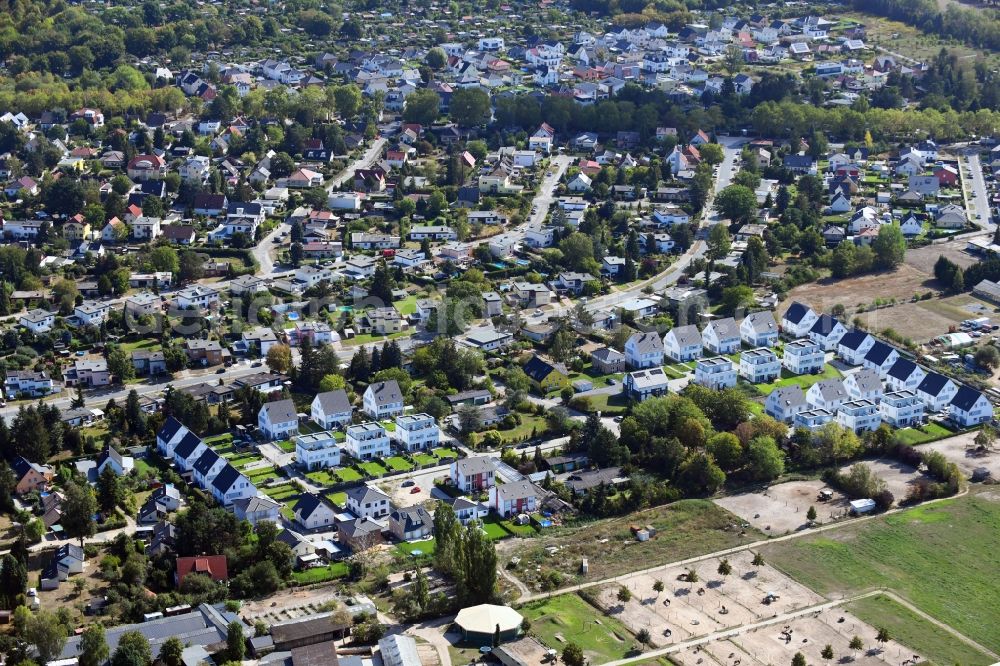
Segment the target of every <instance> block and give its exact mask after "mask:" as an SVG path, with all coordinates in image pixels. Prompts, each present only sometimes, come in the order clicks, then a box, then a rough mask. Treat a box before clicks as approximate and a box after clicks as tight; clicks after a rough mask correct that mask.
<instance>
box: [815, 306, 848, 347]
mask: <svg viewBox="0 0 1000 666" xmlns="http://www.w3.org/2000/svg"><path fill="white" fill-rule="evenodd" d="M846 333H847V327H846V326H844V325H843V324H842V323H840V321H838V320H837V319H834V318H833V317H831V316H830V315H828V314H822V315H820V316H819V318H817V319H816V323H815V324H813V326H812V328H810V329H809V339H810V340H812V341H813V342H815V343H816V344H818V345H819V346H821V347H822V348H823V351H835V350H836V349H837V345H838V344H839V343H840V339H841V338H843V337H844V335H845V334H846Z"/></svg>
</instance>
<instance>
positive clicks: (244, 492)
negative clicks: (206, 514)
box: [212, 464, 257, 507]
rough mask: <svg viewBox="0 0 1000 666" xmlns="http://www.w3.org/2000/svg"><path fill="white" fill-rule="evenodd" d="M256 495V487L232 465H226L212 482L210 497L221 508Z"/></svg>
mask: <svg viewBox="0 0 1000 666" xmlns="http://www.w3.org/2000/svg"><path fill="white" fill-rule="evenodd" d="M255 495H257V487H256V486H254V485H253V483H252V482H251V481H250V479H248V478H247V477H246V476H244V475H243V474H242V473H241V472H240V471H239V470H237V469H236V468H235V467H233V466H232V465H229V464H227V465H226V466H225V467H223V468H222V470H221V471H220V472H219V473H218V474H216V475H215V479H214V480H213V481H212V497H214V498H215V501H216V502H218V503H219V504H221V505H222V506H225V507H228V506H232V504H233V502H235V501H237V500H241V499H246V498H248V497H254V496H255Z"/></svg>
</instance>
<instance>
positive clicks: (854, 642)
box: [847, 636, 865, 650]
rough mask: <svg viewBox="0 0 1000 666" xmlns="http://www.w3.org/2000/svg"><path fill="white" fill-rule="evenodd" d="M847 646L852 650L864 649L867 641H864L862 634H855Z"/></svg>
mask: <svg viewBox="0 0 1000 666" xmlns="http://www.w3.org/2000/svg"><path fill="white" fill-rule="evenodd" d="M847 647H849V648H851V649H852V650H864V649H865V643H864V641H862V640H861V636H855V637H854V638H852V639H851V642H850V644H849V645H848V646H847Z"/></svg>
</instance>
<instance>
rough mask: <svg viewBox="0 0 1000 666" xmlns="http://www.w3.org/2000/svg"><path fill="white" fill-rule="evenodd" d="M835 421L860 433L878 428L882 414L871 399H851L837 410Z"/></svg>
mask: <svg viewBox="0 0 1000 666" xmlns="http://www.w3.org/2000/svg"><path fill="white" fill-rule="evenodd" d="M837 423H839V424H840V425H842V426H844V427H845V428H847V429H848V430H851V431H853V432H855V433H857V434H860V433H863V432H868V431H871V430H876V429H878V427H879V426H880V425H881V424H882V414H881V413H880V412H879V408H878V404H877V403H876V402H875V401H873V400H851V401H850V402H845V403H844V404H842V405H841V406H840V409H838V410H837Z"/></svg>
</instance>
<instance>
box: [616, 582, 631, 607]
mask: <svg viewBox="0 0 1000 666" xmlns="http://www.w3.org/2000/svg"><path fill="white" fill-rule="evenodd" d="M617 596H618V601H620V602H622V603H623V604H627V603H628V602H629V601H631V600H632V593H631V592H630V591H629V589H628V588H627V587H625V586H624V585H622V586H621V587H619V588H618V595H617Z"/></svg>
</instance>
